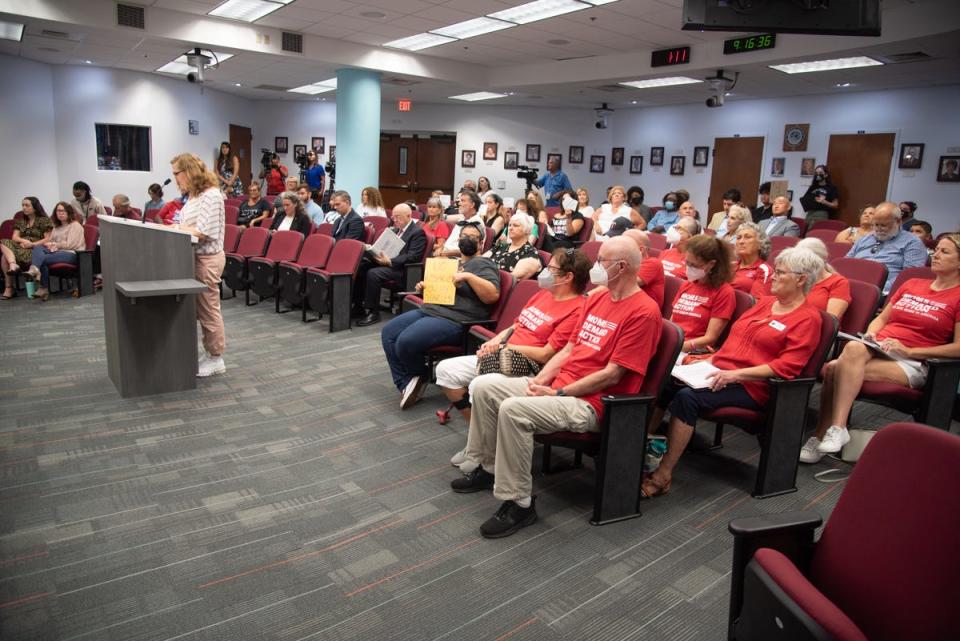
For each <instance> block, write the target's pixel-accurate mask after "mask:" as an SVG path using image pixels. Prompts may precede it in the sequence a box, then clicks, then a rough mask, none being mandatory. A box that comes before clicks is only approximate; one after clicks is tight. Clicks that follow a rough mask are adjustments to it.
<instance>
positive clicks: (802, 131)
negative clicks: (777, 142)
mask: <svg viewBox="0 0 960 641" xmlns="http://www.w3.org/2000/svg"><path fill="white" fill-rule="evenodd" d="M809 138H810V124H809V123H793V124H786V125H784V126H783V151H806V150H807V140H809Z"/></svg>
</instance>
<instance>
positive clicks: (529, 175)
mask: <svg viewBox="0 0 960 641" xmlns="http://www.w3.org/2000/svg"><path fill="white" fill-rule="evenodd" d="M517 169H519V170H520V171H518V172H517V178H523V179H524V180H526V181H527V191H530V190H531V189H533V181H534V180H536V179H537V170H536V168H532V167H528V166H527V165H519V166H517Z"/></svg>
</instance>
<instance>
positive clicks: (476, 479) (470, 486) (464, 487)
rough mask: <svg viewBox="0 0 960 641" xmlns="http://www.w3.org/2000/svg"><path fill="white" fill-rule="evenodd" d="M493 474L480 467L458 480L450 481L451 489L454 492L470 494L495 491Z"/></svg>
mask: <svg viewBox="0 0 960 641" xmlns="http://www.w3.org/2000/svg"><path fill="white" fill-rule="evenodd" d="M493 478H494V477H493V474H491V473H490V472H488V471H486V470H485V469H483V466H480V465H478V466H477V469H475V470H473V471H472V472H468V473H465V474H464V475H463V476H461V477H460V478H458V479H454V480H452V481H450V488H451V489H452V490H453V491H454V492H459V493H461V494H469V493H470V492H480V491H483V490H492V489H493Z"/></svg>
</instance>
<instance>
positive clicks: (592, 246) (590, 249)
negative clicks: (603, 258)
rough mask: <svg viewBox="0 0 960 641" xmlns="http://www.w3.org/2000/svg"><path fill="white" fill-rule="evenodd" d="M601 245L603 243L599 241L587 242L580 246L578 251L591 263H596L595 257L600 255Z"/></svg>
mask: <svg viewBox="0 0 960 641" xmlns="http://www.w3.org/2000/svg"><path fill="white" fill-rule="evenodd" d="M601 245H603V241H600V240H589V241H587V242H585V243H584V244H582V245H580V247H579V249H580V251H582V252H583V253H584V254H586V255H587V258H589V259H590V262H591V263H595V262H597V256H599V255H600V246H601Z"/></svg>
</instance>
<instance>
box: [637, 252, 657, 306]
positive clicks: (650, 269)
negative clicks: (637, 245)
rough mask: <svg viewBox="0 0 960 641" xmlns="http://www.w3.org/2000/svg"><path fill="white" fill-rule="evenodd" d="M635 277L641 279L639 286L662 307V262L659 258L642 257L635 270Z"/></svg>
mask: <svg viewBox="0 0 960 641" xmlns="http://www.w3.org/2000/svg"><path fill="white" fill-rule="evenodd" d="M637 278H639V279H640V280H642V281H643V286H642V287H641V288H640V289H642V290H643V291H645V292H647V296H649V297H650V298H652V299H653V302H655V303H656V304H657V306H658V307H663V263H661V262H660V260H659V259H657V258H653V257H652V256H651V257H650V258H644V259H643V261H642V262H641V263H640V269H638V270H637Z"/></svg>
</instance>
